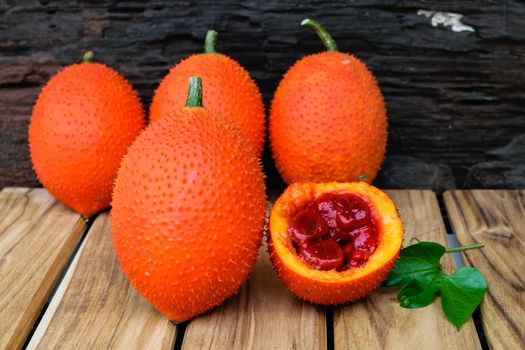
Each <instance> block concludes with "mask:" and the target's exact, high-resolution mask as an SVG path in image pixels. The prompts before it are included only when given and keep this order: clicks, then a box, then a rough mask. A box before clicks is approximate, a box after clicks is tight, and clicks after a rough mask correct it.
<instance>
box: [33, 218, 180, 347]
mask: <svg viewBox="0 0 525 350" xmlns="http://www.w3.org/2000/svg"><path fill="white" fill-rule="evenodd" d="M110 230H111V224H110V218H109V214H108V213H102V214H100V215H99V216H98V217H97V218H96V219H95V221H94V222H93V225H92V226H91V229H90V230H89V232H88V233H87V236H86V238H85V240H84V242H83V244H82V246H81V248H80V250H79V252H78V253H77V256H76V257H75V261H74V262H73V264H71V266H70V268H69V270H68V272H67V274H66V277H65V278H64V280H63V281H62V284H61V285H60V286H59V288H58V290H57V293H56V294H55V296H54V297H53V299H52V301H51V303H50V306H49V308H48V310H47V312H46V314H44V316H43V318H42V321H41V322H40V324H39V325H38V327H37V330H36V331H35V334H34V336H33V338H32V339H31V340H30V342H29V344H28V348H29V349H38V348H42V349H48V348H75V349H93V348H95V349H98V348H112V349H145V348H148V349H172V348H173V344H174V341H175V336H176V326H175V325H173V324H172V323H171V322H169V321H168V320H167V319H166V318H164V317H163V316H162V315H161V314H160V313H159V312H157V311H156V310H154V309H153V308H152V307H151V306H150V305H149V304H148V303H147V302H146V301H145V300H144V299H142V298H141V297H140V296H139V295H138V293H137V292H135V291H134V290H133V289H132V288H131V286H130V285H129V283H128V281H127V280H126V278H125V276H124V274H123V273H122V271H121V270H120V266H119V264H118V260H117V258H116V255H115V253H114V250H113V247H112V238H111V231H110Z"/></svg>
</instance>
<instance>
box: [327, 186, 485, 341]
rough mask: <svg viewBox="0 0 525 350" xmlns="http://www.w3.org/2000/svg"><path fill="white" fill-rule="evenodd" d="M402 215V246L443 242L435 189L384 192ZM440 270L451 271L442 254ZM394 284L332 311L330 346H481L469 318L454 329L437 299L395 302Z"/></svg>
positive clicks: (444, 236) (450, 262)
mask: <svg viewBox="0 0 525 350" xmlns="http://www.w3.org/2000/svg"><path fill="white" fill-rule="evenodd" d="M387 193H388V194H389V196H390V197H391V198H392V200H393V201H394V202H395V204H396V206H397V208H398V211H399V214H400V216H401V218H402V220H403V226H404V230H405V235H404V245H407V244H409V242H410V239H411V238H418V239H419V240H430V241H436V242H438V243H441V244H443V245H445V246H448V241H447V234H446V231H445V226H444V223H443V219H442V216H441V212H440V209H439V205H438V202H437V198H436V196H435V194H434V192H432V191H430V190H391V191H387ZM442 262H443V269H444V271H445V272H447V273H450V272H451V271H453V270H454V261H453V257H452V256H450V255H449V254H447V255H446V256H445V257H444V259H443V260H442ZM397 291H398V289H397V288H394V289H391V288H379V289H377V290H376V291H374V292H373V293H371V294H370V295H368V296H367V297H365V298H364V299H362V300H359V301H357V302H355V303H352V304H349V305H347V306H343V307H340V308H336V309H335V311H334V341H335V349H336V350H338V349H340V350H342V349H349V348H353V347H355V346H356V345H358V346H359V348H360V349H480V348H481V345H480V342H479V338H478V336H477V332H476V329H475V326H474V323H473V321H472V319H470V320H469V321H467V323H465V324H464V325H463V327H462V329H461V332H457V330H456V329H455V327H454V326H453V325H452V324H451V323H450V322H449V321H448V320H447V319H446V318H445V316H444V315H443V312H442V310H441V303H440V300H439V298H437V299H436V300H435V301H434V302H433V303H432V304H431V305H429V306H427V307H425V308H421V309H412V310H408V309H404V308H401V307H400V306H399V301H398V300H397V297H396V294H397Z"/></svg>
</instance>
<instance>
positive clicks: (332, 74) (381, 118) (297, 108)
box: [269, 52, 387, 183]
mask: <svg viewBox="0 0 525 350" xmlns="http://www.w3.org/2000/svg"><path fill="white" fill-rule="evenodd" d="M269 130H270V145H271V149H272V154H273V157H274V160H275V163H276V166H277V169H278V170H279V172H280V174H281V176H282V177H283V179H284V181H286V182H287V183H293V182H305V181H312V182H323V181H338V182H351V181H365V182H367V183H370V182H372V180H373V179H374V178H375V177H376V175H377V172H378V171H379V168H380V167H381V163H382V162H383V158H384V154H385V148H386V139H387V119H386V109H385V105H384V102H383V96H382V95H381V91H380V90H379V87H378V85H377V83H376V81H375V79H374V77H373V75H372V74H371V73H370V72H369V71H368V69H367V68H366V66H365V65H364V64H363V63H362V62H361V61H360V60H358V59H357V58H356V57H354V56H352V55H348V54H344V53H339V52H323V53H319V54H315V55H311V56H307V57H304V58H303V59H301V60H299V61H298V62H296V63H295V65H294V66H293V67H292V68H290V70H289V71H288V72H287V73H286V75H285V76H284V78H283V80H282V81H281V83H280V84H279V87H278V88H277V91H276V92H275V95H274V99H273V102H272V108H271V112H270V125H269Z"/></svg>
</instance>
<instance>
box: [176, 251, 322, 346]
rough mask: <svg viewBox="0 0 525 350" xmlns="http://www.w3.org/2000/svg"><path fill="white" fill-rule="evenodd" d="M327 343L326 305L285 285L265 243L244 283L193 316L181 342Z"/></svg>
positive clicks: (195, 343)
mask: <svg viewBox="0 0 525 350" xmlns="http://www.w3.org/2000/svg"><path fill="white" fill-rule="evenodd" d="M326 345H327V339H326V315H325V310H324V309H323V308H321V307H319V306H314V305H312V304H308V303H305V302H303V301H300V300H298V299H297V298H295V297H293V296H292V294H290V292H288V290H286V288H285V287H284V286H283V284H282V283H281V281H279V279H278V277H277V275H276V274H275V272H274V270H273V269H272V265H271V263H270V260H269V257H268V253H267V247H266V243H264V244H263V245H262V247H261V249H260V250H259V257H258V259H257V262H256V264H255V267H254V269H253V271H252V273H251V275H250V278H249V280H248V281H247V283H245V284H244V285H243V287H242V288H241V290H240V291H239V293H238V294H237V295H235V296H233V297H232V298H230V299H229V300H228V301H226V303H225V304H224V305H222V306H220V307H219V308H217V309H215V310H214V311H212V312H210V313H208V314H205V315H202V316H200V317H198V318H196V319H194V320H193V321H191V322H190V323H189V325H188V327H187V328H186V332H185V334H184V340H183V344H182V348H183V349H185V350H193V349H232V350H234V349H240V350H242V349H265V350H271V349H321V350H322V349H326Z"/></svg>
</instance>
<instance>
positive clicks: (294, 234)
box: [288, 193, 378, 271]
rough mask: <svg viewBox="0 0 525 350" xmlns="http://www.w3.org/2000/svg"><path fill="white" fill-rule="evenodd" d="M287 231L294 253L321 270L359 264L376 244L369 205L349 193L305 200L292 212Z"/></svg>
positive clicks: (323, 195)
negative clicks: (305, 201)
mask: <svg viewBox="0 0 525 350" xmlns="http://www.w3.org/2000/svg"><path fill="white" fill-rule="evenodd" d="M288 233H289V235H290V238H291V240H292V244H293V246H294V248H295V250H296V252H297V254H299V256H300V257H301V258H302V259H303V260H304V261H305V262H307V263H308V264H309V265H310V266H312V267H313V268H315V269H317V270H322V271H327V270H332V269H336V270H337V271H345V270H348V269H350V268H354V267H359V266H362V265H363V264H365V263H366V262H367V261H368V258H369V257H370V255H372V254H373V253H374V251H375V250H376V248H377V244H378V232H377V229H376V226H375V224H374V222H373V219H372V216H371V214H370V208H369V207H368V205H367V204H366V202H365V201H363V200H362V199H361V198H359V196H357V195H354V194H350V193H325V194H322V195H321V196H319V197H318V198H316V199H313V200H312V201H310V202H307V203H305V204H304V205H303V206H301V207H300V208H298V210H297V211H296V212H295V213H294V214H292V219H291V223H290V226H289V228H288Z"/></svg>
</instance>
